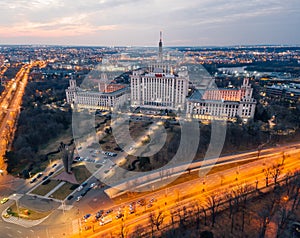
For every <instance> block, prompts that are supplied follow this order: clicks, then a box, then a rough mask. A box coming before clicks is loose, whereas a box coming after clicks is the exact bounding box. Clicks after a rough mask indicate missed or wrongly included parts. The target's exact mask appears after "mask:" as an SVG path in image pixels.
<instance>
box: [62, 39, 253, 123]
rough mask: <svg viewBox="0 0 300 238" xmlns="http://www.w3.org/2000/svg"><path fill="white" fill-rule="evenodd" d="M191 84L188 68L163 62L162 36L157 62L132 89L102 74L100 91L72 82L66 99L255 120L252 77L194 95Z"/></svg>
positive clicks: (135, 76) (136, 77)
mask: <svg viewBox="0 0 300 238" xmlns="http://www.w3.org/2000/svg"><path fill="white" fill-rule="evenodd" d="M205 80H207V78H206V79H203V81H205ZM212 80H213V79H211V81H212ZM189 83H190V79H189V73H188V69H187V67H185V66H181V67H178V66H176V65H171V64H169V63H167V62H164V61H163V53H162V38H161V37H160V41H159V50H158V60H157V62H155V63H153V64H150V65H148V67H145V68H142V69H138V70H134V71H133V72H132V75H131V76H130V88H129V87H128V85H127V86H125V85H119V84H109V83H108V81H107V78H106V77H105V75H104V76H103V75H102V77H101V79H100V81H99V82H98V84H99V91H97V92H96V91H88V90H83V89H81V88H79V87H77V85H76V81H75V80H73V79H71V80H70V86H69V88H68V89H67V90H66V97H67V102H68V103H70V104H72V105H76V106H78V107H82V108H92V109H106V110H113V109H115V110H116V109H117V108H118V106H120V105H122V104H124V103H126V102H128V100H130V105H131V107H132V109H135V108H141V109H143V108H145V109H150V110H165V109H168V110H174V111H179V110H180V111H181V112H186V115H187V117H193V118H197V119H199V120H235V119H236V117H237V116H239V117H240V118H242V119H243V120H244V121H247V120H248V119H250V118H253V117H254V112H255V107H256V101H255V99H254V98H253V97H252V92H253V89H252V88H251V85H250V84H249V79H248V78H245V79H244V82H243V85H242V86H241V87H240V88H237V89H218V88H215V89H214V88H210V87H209V85H211V84H212V82H207V83H206V84H209V85H207V88H205V89H204V88H201V87H199V88H197V87H196V88H194V90H193V93H192V94H191V95H190V96H188V94H189ZM200 84H201V82H200ZM200 84H199V85H200ZM103 85H104V86H103ZM194 85H197V83H196V84H194Z"/></svg>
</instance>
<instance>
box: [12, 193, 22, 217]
mask: <svg viewBox="0 0 300 238" xmlns="http://www.w3.org/2000/svg"><path fill="white" fill-rule="evenodd" d="M13 196H14V197H16V196H17V194H15V193H14V194H13ZM18 200H19V199H18V198H15V201H16V206H17V212H18V219H20V210H19V203H18Z"/></svg>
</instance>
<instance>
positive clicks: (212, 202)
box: [207, 194, 220, 227]
mask: <svg viewBox="0 0 300 238" xmlns="http://www.w3.org/2000/svg"><path fill="white" fill-rule="evenodd" d="M219 205H220V197H219V196H217V195H216V194H212V195H211V196H209V197H208V198H207V207H208V209H209V210H210V215H211V226H212V227H214V225H215V223H216V216H217V213H218V208H219Z"/></svg>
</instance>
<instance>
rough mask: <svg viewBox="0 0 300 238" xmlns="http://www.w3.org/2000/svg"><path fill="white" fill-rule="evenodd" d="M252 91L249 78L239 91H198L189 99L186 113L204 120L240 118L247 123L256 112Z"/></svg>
mask: <svg viewBox="0 0 300 238" xmlns="http://www.w3.org/2000/svg"><path fill="white" fill-rule="evenodd" d="M252 91H253V89H252V88H251V86H250V84H249V79H248V78H245V79H244V82H243V85H242V86H241V88H239V89H207V90H205V91H202V92H201V91H200V90H197V91H195V92H194V93H193V94H192V95H191V96H190V97H189V98H188V100H187V108H186V112H187V114H188V115H190V116H192V117H194V118H198V119H202V120H212V119H214V120H235V119H236V117H237V116H239V117H240V118H242V119H243V120H245V121H247V120H248V119H250V118H253V117H254V112H255V106H256V101H255V99H253V98H252Z"/></svg>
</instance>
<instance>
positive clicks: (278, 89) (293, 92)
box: [266, 83, 300, 102]
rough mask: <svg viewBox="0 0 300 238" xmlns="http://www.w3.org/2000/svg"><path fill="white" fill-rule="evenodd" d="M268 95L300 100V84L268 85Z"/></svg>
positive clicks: (295, 100)
mask: <svg viewBox="0 0 300 238" xmlns="http://www.w3.org/2000/svg"><path fill="white" fill-rule="evenodd" d="M266 96H268V97H270V98H276V99H282V100H288V101H294V102H297V101H299V100H300V84H295V83H290V84H283V85H282V84H281V85H276V84H274V85H272V86H268V87H267V88H266Z"/></svg>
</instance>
